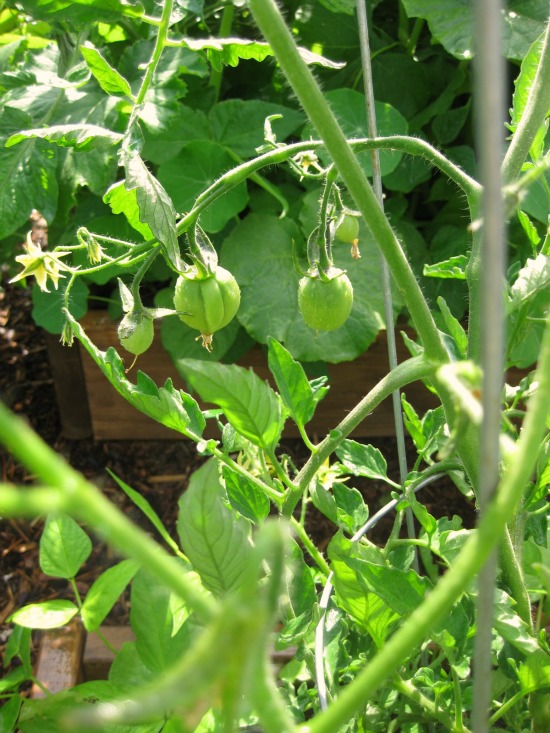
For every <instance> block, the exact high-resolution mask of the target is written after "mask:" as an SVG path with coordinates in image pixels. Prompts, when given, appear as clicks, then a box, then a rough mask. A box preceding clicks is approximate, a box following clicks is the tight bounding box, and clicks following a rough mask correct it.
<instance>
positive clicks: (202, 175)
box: [158, 140, 248, 233]
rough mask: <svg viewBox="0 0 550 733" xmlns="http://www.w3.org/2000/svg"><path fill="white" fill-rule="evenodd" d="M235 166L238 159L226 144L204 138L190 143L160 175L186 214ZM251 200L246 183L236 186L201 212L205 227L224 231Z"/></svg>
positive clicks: (210, 230)
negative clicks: (206, 190)
mask: <svg viewBox="0 0 550 733" xmlns="http://www.w3.org/2000/svg"><path fill="white" fill-rule="evenodd" d="M234 165H235V161H234V159H233V158H232V157H231V156H230V155H229V153H228V152H227V151H226V150H225V148H224V147H223V146H222V145H220V144H219V143H215V142H210V141H208V140H204V141H200V142H193V143H190V144H189V145H186V146H185V147H184V148H183V149H182V150H181V152H180V153H178V155H175V156H174V157H173V158H171V160H170V161H168V162H167V163H164V164H163V165H161V166H160V168H159V170H158V177H159V180H160V181H161V183H162V185H163V186H164V187H165V189H166V191H167V192H168V194H169V195H170V196H171V197H172V200H173V201H174V206H175V207H176V209H177V210H178V211H179V212H180V213H183V212H186V211H189V210H190V209H191V208H192V207H193V204H194V203H195V199H196V198H197V196H198V195H199V194H200V193H202V192H203V191H204V190H205V189H206V188H208V187H209V186H210V185H211V184H212V183H214V181H215V180H216V179H217V178H219V177H220V176H221V174H222V173H225V171H227V170H229V169H231V168H233V166H234ZM247 203H248V194H247V190H246V183H245V182H242V183H239V184H238V185H237V186H233V187H232V188H230V189H228V191H227V192H226V193H225V194H224V195H223V196H221V197H220V198H217V199H216V200H215V201H213V202H212V204H210V206H208V208H207V209H206V210H205V211H204V213H203V214H202V215H201V218H200V223H201V226H202V228H203V229H204V230H205V231H206V232H210V233H215V232H219V231H221V230H222V229H223V228H224V226H225V225H226V224H227V222H228V221H229V220H230V219H232V218H233V217H234V216H235V215H236V214H239V213H240V212H241V211H242V210H243V209H244V208H245V207H246V205H247Z"/></svg>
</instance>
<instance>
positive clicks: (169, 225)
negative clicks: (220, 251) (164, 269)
mask: <svg viewBox="0 0 550 733" xmlns="http://www.w3.org/2000/svg"><path fill="white" fill-rule="evenodd" d="M123 163H124V168H125V170H126V180H125V182H124V185H125V187H126V190H128V191H132V190H134V189H135V191H136V200H137V205H138V207H139V214H140V216H139V219H140V221H141V222H142V223H143V224H148V225H149V227H150V228H151V231H152V232H153V234H154V236H155V237H156V238H157V239H158V241H159V242H161V243H162V244H163V245H164V247H165V249H166V254H167V256H168V259H169V260H170V262H171V263H172V264H173V265H174V267H175V268H176V270H179V271H181V270H183V269H184V266H183V262H182V260H181V257H180V251H179V245H178V235H177V232H176V216H177V215H176V210H175V208H174V204H173V203H172V199H171V198H170V196H168V194H167V193H166V191H165V190H164V188H163V186H162V184H161V183H160V182H159V181H158V180H157V179H156V178H155V176H154V175H153V174H152V173H151V172H150V171H149V169H148V168H147V166H146V165H145V163H144V162H143V160H142V159H141V158H140V156H139V155H136V154H132V153H129V154H127V155H125V156H123Z"/></svg>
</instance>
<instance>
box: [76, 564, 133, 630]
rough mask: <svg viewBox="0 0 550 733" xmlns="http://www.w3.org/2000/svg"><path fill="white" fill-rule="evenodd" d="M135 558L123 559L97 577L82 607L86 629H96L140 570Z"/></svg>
mask: <svg viewBox="0 0 550 733" xmlns="http://www.w3.org/2000/svg"><path fill="white" fill-rule="evenodd" d="M138 567H139V566H138V564H137V563H136V562H135V560H123V561H122V562H119V563H118V564H117V565H113V567H111V568H108V569H107V570H105V571H104V572H103V573H101V575H100V576H99V577H97V578H96V579H95V580H94V582H93V583H92V585H91V586H90V589H89V590H88V592H87V593H86V598H85V599H84V603H83V605H82V609H81V616H82V622H83V624H84V627H85V629H86V631H96V630H97V629H98V628H99V627H100V626H101V624H102V623H103V621H104V620H105V617H106V616H107V614H108V613H109V611H110V610H111V609H112V607H113V606H114V605H115V603H116V602H117V600H118V599H119V597H120V596H121V594H122V592H123V591H124V589H125V588H126V586H127V585H128V583H129V582H130V581H131V580H132V578H133V577H134V575H135V574H136V572H137V570H138Z"/></svg>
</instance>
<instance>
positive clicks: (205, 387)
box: [179, 359, 284, 452]
mask: <svg viewBox="0 0 550 733" xmlns="http://www.w3.org/2000/svg"><path fill="white" fill-rule="evenodd" d="M179 363H180V368H181V370H182V372H183V374H184V375H185V378H186V379H187V381H188V382H189V384H190V385H191V386H192V387H193V389H195V390H196V391H197V392H198V393H199V395H200V397H201V399H203V400H204V401H205V402H213V403H214V404H215V405H218V406H219V407H221V408H222V409H223V411H224V414H225V416H226V417H227V419H228V420H229V422H230V423H231V425H233V427H234V428H235V430H237V432H239V433H240V434H241V435H244V437H245V438H248V440H250V442H251V443H254V445H257V446H259V447H260V448H263V449H264V450H267V451H268V452H272V451H273V450H274V449H275V447H276V445H277V443H278V442H279V438H280V436H281V431H282V428H283V423H284V419H283V415H282V410H281V401H280V398H279V396H278V395H277V394H276V393H275V392H274V391H273V390H272V389H271V387H270V386H269V385H267V384H266V383H265V382H264V381H263V380H262V379H260V377H258V376H257V375H256V374H254V372H252V371H249V370H248V369H244V368H243V367H239V366H236V365H235V364H217V363H214V362H208V363H207V362H204V361H199V360H197V359H181V360H180V362H179Z"/></svg>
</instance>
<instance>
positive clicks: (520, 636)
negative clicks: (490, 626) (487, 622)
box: [494, 589, 540, 656]
mask: <svg viewBox="0 0 550 733" xmlns="http://www.w3.org/2000/svg"><path fill="white" fill-rule="evenodd" d="M495 604H496V609H495V617H494V627H495V630H496V631H497V632H498V633H499V634H500V636H501V637H502V638H503V639H506V641H507V642H508V643H509V644H511V645H512V646H514V647H515V648H516V649H519V650H520V651H521V652H522V653H523V654H525V655H526V656H527V655H530V654H536V653H537V651H539V649H540V646H539V644H538V641H537V639H535V638H534V637H533V636H532V635H531V633H530V632H529V627H528V626H527V624H526V623H525V621H523V619H521V618H520V617H519V616H518V614H517V613H516V612H515V611H514V608H513V606H514V605H515V603H514V601H513V600H512V598H510V596H509V595H508V594H507V593H505V592H504V591H501V590H498V589H497V590H496V600H495Z"/></svg>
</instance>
